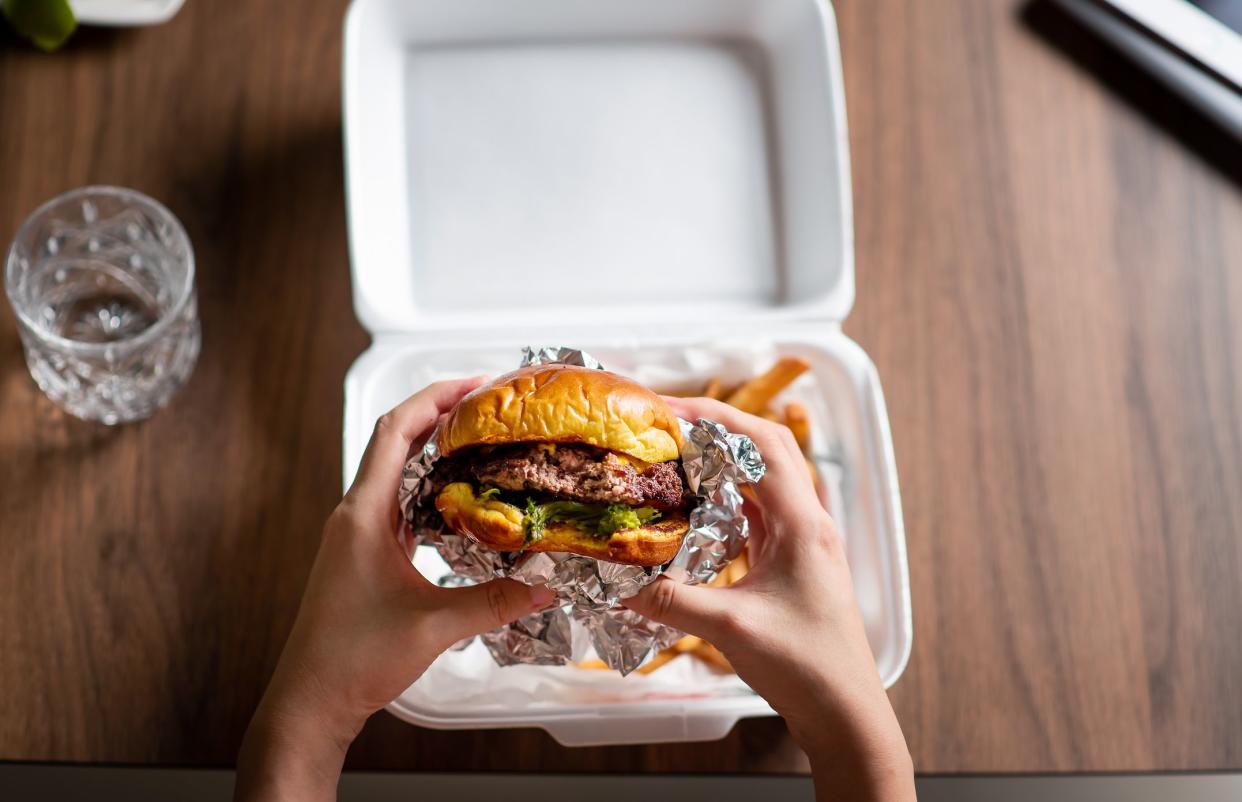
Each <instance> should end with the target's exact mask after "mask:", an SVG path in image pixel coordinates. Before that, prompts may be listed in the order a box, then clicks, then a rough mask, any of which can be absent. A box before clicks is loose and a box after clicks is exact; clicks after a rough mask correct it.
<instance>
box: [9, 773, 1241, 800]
mask: <svg viewBox="0 0 1242 802" xmlns="http://www.w3.org/2000/svg"><path fill="white" fill-rule="evenodd" d="M233 776H234V775H233V772H232V771H228V770H224V769H213V770H204V769H131V768H124V769H122V768H104V767H96V766H41V765H7V766H4V765H0V788H4V789H5V799H7V800H11V802H27V800H31V801H33V800H44V799H56V800H59V802H78V800H82V802H99V800H106V799H125V800H129V801H130V802H141V801H142V800H148V799H150V800H166V799H178V800H182V802H206V800H212V801H213V802H214V801H215V800H220V799H227V798H229V795H230V793H231V791H232V788H233ZM916 783H917V785H918V795H919V799H920V800H922V801H923V802H940V801H941V800H944V801H945V802H949V800H954V802H976V800H977V801H978V802H991V801H992V800H997V799H1003V800H1006V801H1007V802H1042V801H1043V800H1057V802H1164V801H1165V800H1169V799H1187V800H1195V802H1236V800H1238V799H1242V774H1183V775H1168V774H1165V775H1123V776H1109V777H1083V776H1072V775H1067V776H1042V777H922V778H917V779H916ZM502 797H503V798H504V799H505V800H506V802H528V800H529V802H548V800H550V799H574V798H586V799H590V800H591V802H633V801H634V800H637V799H676V800H678V802H699V800H702V802H735V800H736V802H750V800H754V799H780V800H811V799H814V789H813V788H812V786H811V780H810V778H809V777H801V776H798V777H790V776H780V777H763V776H758V777H753V776H751V777H741V776H737V775H724V776H687V775H675V776H660V775H656V776H651V777H635V776H618V775H609V774H605V775H575V776H563V775H547V774H526V775H521V774H488V775H480V774H412V773H411V774H407V773H401V774H396V773H384V774H375V773H359V772H347V773H346V774H345V775H344V777H342V778H341V784H340V788H339V792H338V795H337V798H338V799H340V800H342V802H389V800H393V801H394V802H396V801H397V800H400V802H407V801H408V800H410V799H452V800H459V801H460V802H469V801H470V800H476V799H477V800H483V801H484V802H493V800H495V799H498V798H502Z"/></svg>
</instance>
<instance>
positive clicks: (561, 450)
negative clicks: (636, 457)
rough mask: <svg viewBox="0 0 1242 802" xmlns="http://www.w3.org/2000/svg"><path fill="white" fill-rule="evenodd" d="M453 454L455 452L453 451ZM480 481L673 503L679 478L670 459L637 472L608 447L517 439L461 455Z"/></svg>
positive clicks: (679, 491)
mask: <svg viewBox="0 0 1242 802" xmlns="http://www.w3.org/2000/svg"><path fill="white" fill-rule="evenodd" d="M454 456H455V457H456V456H457V455H454ZM460 459H461V461H462V462H464V465H463V466H462V467H463V468H465V469H466V470H468V471H469V473H470V474H471V475H473V477H474V478H475V479H476V480H477V481H478V482H479V483H480V484H484V485H490V486H492V487H499V488H501V489H502V490H536V491H541V492H545V493H551V494H553V495H556V496H561V497H563V498H570V499H575V500H578V501H597V502H603V503H609V504H615V503H620V504H630V505H633V506H642V505H650V506H652V507H658V508H660V509H664V510H669V509H674V508H679V507H681V506H682V502H683V499H684V496H685V492H686V487H685V480H684V479H683V478H682V473H681V468H680V466H679V465H678V464H677V462H676V461H675V460H673V461H669V462H657V463H654V464H652V465H650V466H648V467H647V469H646V470H645V471H643V472H642V473H640V472H638V471H637V470H635V469H634V467H633V466H632V465H630V464H628V463H627V462H625V461H624V460H622V459H620V458H619V457H617V455H616V454H613V453H612V452H610V451H604V450H602V449H597V448H593V447H591V446H585V445H559V446H557V447H556V448H555V449H549V448H545V447H542V446H540V445H539V444H518V445H513V446H505V447H502V448H496V449H492V450H489V451H480V452H477V453H473V454H472V453H466V454H462V455H461V458H460Z"/></svg>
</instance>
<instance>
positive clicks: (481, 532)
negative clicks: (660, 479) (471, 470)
mask: <svg viewBox="0 0 1242 802" xmlns="http://www.w3.org/2000/svg"><path fill="white" fill-rule="evenodd" d="M436 509H437V510H439V511H440V515H441V516H443V518H444V523H446V524H447V525H448V526H449V528H450V529H452V530H453V531H455V532H460V533H462V534H465V535H469V536H470V537H472V538H474V539H475V540H477V541H479V542H480V543H482V544H483V545H485V546H487V547H489V548H491V549H494V550H496V551H564V552H569V553H570V554H581V555H583V556H584V557H594V558H596V559H597V560H608V561H609V562H614V563H624V564H626V565H663V564H664V563H666V562H668V561H669V560H671V559H673V557H674V556H675V555H676V554H677V550H678V549H680V548H681V541H682V539H683V538H685V536H686V533H687V532H689V531H690V521H689V520H687V518H686V516H685V515H684V514H683V513H681V512H669V513H664V515H663V516H661V518H660V519H659V520H658V521H653V522H652V523H649V524H645V525H643V526H639V527H636V528H634V529H623V530H621V531H619V532H613V533H612V535H611V536H609V537H606V538H604V537H599V536H597V535H596V534H595V533H593V532H588V531H586V530H583V529H580V528H579V527H577V526H575V525H574V524H572V523H567V522H564V521H556V522H554V523H550V524H548V525H547V526H546V527H544V530H543V537H541V538H539V539H538V540H536V541H535V542H534V543H530V544H527V543H526V528H525V526H524V525H523V523H522V521H523V518H524V517H525V516H524V515H523V513H522V511H521V510H520V509H518V508H517V507H515V506H513V505H512V504H509V503H507V502H504V501H499V500H497V499H480V498H479V497H478V496H476V495H475V494H474V488H472V487H471V486H470V485H469V484H467V483H466V482H454V483H452V484H450V485H447V486H446V487H445V488H444V490H442V491H440V495H439V496H437V497H436Z"/></svg>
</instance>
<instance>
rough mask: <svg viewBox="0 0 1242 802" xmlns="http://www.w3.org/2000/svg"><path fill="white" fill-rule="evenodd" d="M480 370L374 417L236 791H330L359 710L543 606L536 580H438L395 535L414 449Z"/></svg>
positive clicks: (375, 705)
mask: <svg viewBox="0 0 1242 802" xmlns="http://www.w3.org/2000/svg"><path fill="white" fill-rule="evenodd" d="M482 381H483V380H482V379H481V378H476V379H467V380H461V381H448V382H439V383H437V384H432V385H430V386H429V387H427V388H425V389H423V390H421V391H420V392H418V393H416V394H415V395H414V396H412V397H411V398H410V399H408V400H407V401H405V402H404V403H403V404H401V405H400V406H398V407H397V408H396V409H394V410H392V411H391V412H389V413H388V414H386V415H384V416H383V417H381V418H380V419H379V420H378V421H377V422H376V424H375V432H374V434H372V436H371V442H370V444H369V445H368V446H367V450H366V454H365V455H364V456H363V458H362V465H361V467H360V468H359V470H358V476H357V478H356V479H355V480H354V484H353V486H352V487H350V489H349V491H348V492H347V493H346V494H345V497H344V499H343V500H342V501H341V503H340V505H339V506H337V508H336V510H335V511H334V512H333V513H332V515H331V516H330V517H329V518H328V521H327V523H326V524H325V526H324V531H323V541H322V543H321V545H320V547H319V554H318V556H317V557H316V558H315V564H314V566H313V567H312V568H311V573H310V579H309V580H308V582H307V586H306V592H305V594H304V596H303V598H302V606H301V609H300V610H299V611H298V615H297V619H296V621H295V622H294V625H293V631H292V632H291V633H290V635H289V640H288V642H287V643H286V644H285V649H284V652H283V653H282V654H281V657H280V661H279V662H278V664H277V666H276V671H275V673H274V674H273V676H272V680H271V683H270V684H269V685H268V688H267V692H266V693H265V694H264V696H263V700H262V701H261V702H260V704H259V708H258V710H257V711H256V712H255V716H254V719H253V720H252V721H251V724H250V728H249V730H247V733H246V738H245V741H244V742H243V744H242V751H241V755H240V756H239V758H238V776H237V791H236V798H237V799H260V798H261V799H285V798H288V799H333V798H335V793H336V782H337V778H338V776H339V773H340V769H341V766H342V764H343V762H344V758H345V751H346V749H347V748H348V746H349V744H350V743H351V742H352V741H353V739H354V737H355V736H356V735H357V734H358V731H359V730H360V729H361V728H362V725H363V723H365V721H366V720H367V718H368V717H369V716H370V715H371V714H372V713H374V712H375V711H377V710H379V709H380V708H381V707H383V706H384V705H386V704H388V703H389V702H390V701H392V700H393V699H395V698H396V697H397V696H398V695H400V694H401V692H402V691H404V690H405V689H406V688H408V687H409V686H410V685H411V684H413V682H414V681H415V680H417V679H418V678H419V677H420V676H421V675H422V673H423V671H425V670H426V669H427V666H429V665H430V664H431V662H432V661H433V660H435V658H436V657H437V656H438V655H439V654H440V653H441V652H443V651H444V650H445V649H447V648H448V647H449V646H451V645H453V644H454V643H456V642H457V641H459V640H461V639H462V638H466V637H469V636H471V635H476V634H479V633H481V632H486V631H488V630H491V629H495V628H496V627H498V626H502V625H504V624H507V623H509V622H510V621H513V620H516V619H518V618H521V617H522V616H525V615H528V614H529V613H532V612H534V611H535V610H538V609H539V608H541V607H544V606H546V605H547V604H548V602H550V601H551V600H552V598H553V595H554V594H553V593H552V591H550V590H548V589H547V588H543V587H535V588H532V587H528V586H526V585H523V584H520V583H517V582H512V581H509V580H495V581H492V582H488V583H486V584H483V585H476V586H473V587H467V588H458V589H451V590H450V589H447V588H441V587H437V586H436V585H433V584H432V583H431V582H429V581H427V579H426V578H424V577H423V576H422V574H420V573H419V572H418V571H417V570H416V569H415V568H414V566H413V565H411V564H410V561H409V559H407V557H406V555H405V553H404V551H403V550H402V548H401V546H400V545H399V543H398V541H397V534H398V533H397V527H398V526H399V525H401V522H400V512H399V511H398V509H397V486H398V484H399V483H400V481H401V471H402V468H403V467H404V465H405V462H406V459H407V458H408V455H409V453H410V450H411V448H412V447H413V446H414V445H415V443H417V442H420V441H421V440H423V439H425V437H426V436H427V435H428V433H429V432H430V431H431V429H432V427H433V426H434V425H435V423H436V421H437V420H438V419H439V417H440V416H441V415H442V414H444V413H445V412H447V411H448V410H449V409H451V408H452V407H453V405H454V404H456V403H457V401H458V400H460V399H461V397H462V396H463V395H465V394H466V393H467V392H469V391H470V390H472V389H474V388H475V387H477V386H479V384H481V383H482Z"/></svg>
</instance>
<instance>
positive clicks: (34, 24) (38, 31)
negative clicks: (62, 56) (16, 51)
mask: <svg viewBox="0 0 1242 802" xmlns="http://www.w3.org/2000/svg"><path fill="white" fill-rule="evenodd" d="M0 11H3V12H4V16H5V17H6V18H7V19H8V21H9V24H10V25H12V26H13V30H15V31H17V33H18V34H20V35H21V36H24V37H25V38H27V39H29V40H30V41H31V42H33V43H34V45H35V47H37V48H39V49H40V50H43V51H46V52H48V53H50V52H52V51H53V50H56V49H57V48H59V47H60V46H61V45H63V44H64V43H65V41H66V40H68V39H69V37H70V36H72V35H73V32H74V30H76V29H77V27H78V21H77V19H76V18H75V17H74V15H73V9H72V8H70V7H69V0H0Z"/></svg>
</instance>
